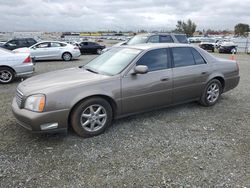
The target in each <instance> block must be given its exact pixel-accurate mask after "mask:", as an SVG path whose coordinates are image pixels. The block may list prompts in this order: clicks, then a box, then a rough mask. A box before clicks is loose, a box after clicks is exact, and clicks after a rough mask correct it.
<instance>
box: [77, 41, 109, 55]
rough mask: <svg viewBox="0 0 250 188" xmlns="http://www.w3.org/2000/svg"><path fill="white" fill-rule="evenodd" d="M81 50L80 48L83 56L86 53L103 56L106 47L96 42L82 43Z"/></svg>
mask: <svg viewBox="0 0 250 188" xmlns="http://www.w3.org/2000/svg"><path fill="white" fill-rule="evenodd" d="M79 48H80V51H81V54H84V53H91V54H101V52H102V50H103V49H104V48H105V46H104V45H100V44H98V43H96V42H81V43H80V45H79Z"/></svg>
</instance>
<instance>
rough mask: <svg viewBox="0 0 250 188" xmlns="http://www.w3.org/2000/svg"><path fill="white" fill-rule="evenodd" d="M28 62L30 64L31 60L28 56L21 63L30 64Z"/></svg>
mask: <svg viewBox="0 0 250 188" xmlns="http://www.w3.org/2000/svg"><path fill="white" fill-rule="evenodd" d="M30 62H31V58H30V56H28V57H27V58H26V59H25V60H24V62H23V63H30Z"/></svg>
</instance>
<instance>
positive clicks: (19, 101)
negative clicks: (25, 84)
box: [16, 90, 23, 108]
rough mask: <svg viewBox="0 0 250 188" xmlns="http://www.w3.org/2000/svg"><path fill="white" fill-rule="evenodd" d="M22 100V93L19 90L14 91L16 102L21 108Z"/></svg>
mask: <svg viewBox="0 0 250 188" xmlns="http://www.w3.org/2000/svg"><path fill="white" fill-rule="evenodd" d="M22 100H23V94H22V92H21V91H19V90H17V91H16V103H17V105H18V106H19V108H21V106H22Z"/></svg>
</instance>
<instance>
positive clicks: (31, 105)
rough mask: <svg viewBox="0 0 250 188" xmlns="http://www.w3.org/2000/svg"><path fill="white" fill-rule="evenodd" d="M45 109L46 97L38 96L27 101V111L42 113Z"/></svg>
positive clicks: (33, 96) (25, 106)
mask: <svg viewBox="0 0 250 188" xmlns="http://www.w3.org/2000/svg"><path fill="white" fill-rule="evenodd" d="M44 107H45V95H43V94H36V95H31V96H29V97H28V98H27V99H26V101H25V105H24V108H25V109H27V110H31V111H35V112H42V111H43V110H44Z"/></svg>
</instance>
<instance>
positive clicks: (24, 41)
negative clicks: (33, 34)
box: [1, 38, 37, 50]
mask: <svg viewBox="0 0 250 188" xmlns="http://www.w3.org/2000/svg"><path fill="white" fill-rule="evenodd" d="M36 43H37V41H36V40H35V39H33V38H16V39H12V40H10V41H8V42H6V43H5V44H4V45H3V46H1V47H2V48H5V49H8V50H15V49H17V48H23V47H30V46H32V45H33V44H36Z"/></svg>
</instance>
